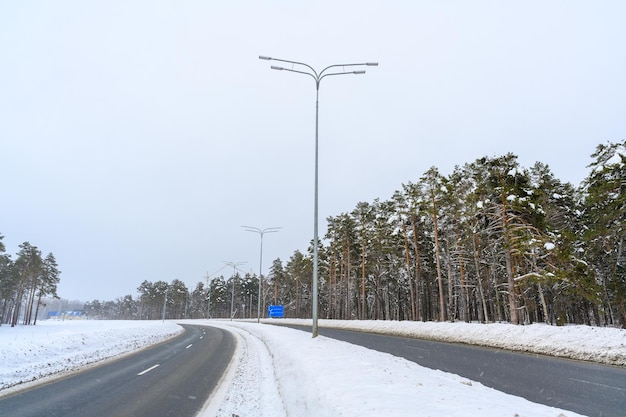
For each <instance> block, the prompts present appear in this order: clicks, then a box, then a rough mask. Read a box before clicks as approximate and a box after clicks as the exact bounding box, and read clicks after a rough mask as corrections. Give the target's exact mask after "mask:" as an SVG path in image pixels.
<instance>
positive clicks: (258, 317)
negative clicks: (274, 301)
mask: <svg viewBox="0 0 626 417" xmlns="http://www.w3.org/2000/svg"><path fill="white" fill-rule="evenodd" d="M241 227H243V228H244V229H245V230H246V232H253V233H258V234H259V235H260V236H261V255H260V256H259V296H258V300H257V310H256V322H257V323H260V322H261V295H262V293H261V291H262V288H261V273H262V271H263V235H264V234H265V233H276V232H278V230H280V229H282V227H267V228H265V229H260V228H258V227H253V226H241Z"/></svg>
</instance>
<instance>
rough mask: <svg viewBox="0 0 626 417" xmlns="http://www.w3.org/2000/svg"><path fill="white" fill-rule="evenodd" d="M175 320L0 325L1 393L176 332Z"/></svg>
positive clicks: (46, 322) (68, 321)
mask: <svg viewBox="0 0 626 417" xmlns="http://www.w3.org/2000/svg"><path fill="white" fill-rule="evenodd" d="M182 331H183V328H182V327H180V326H178V325H177V324H176V323H174V322H168V321H166V322H162V321H139V320H137V321H121V320H120V321H116V320H110V321H97V320H65V321H55V320H42V321H39V322H38V323H37V325H36V326H16V327H8V326H1V327H0V390H4V389H6V388H9V387H12V386H15V385H19V384H24V383H27V382H32V381H37V380H40V379H42V378H45V377H48V376H51V375H55V374H60V373H65V372H70V371H74V370H77V369H80V368H82V367H84V366H86V365H89V364H92V363H96V362H100V361H102V360H105V359H109V358H112V357H115V356H119V355H121V354H125V353H129V352H132V351H135V350H137V349H140V348H143V347H146V346H150V345H153V344H156V343H159V342H162V341H164V340H167V339H169V338H171V337H174V336H176V335H177V334H179V333H181V332H182Z"/></svg>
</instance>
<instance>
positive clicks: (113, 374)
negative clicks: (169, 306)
mask: <svg viewBox="0 0 626 417" xmlns="http://www.w3.org/2000/svg"><path fill="white" fill-rule="evenodd" d="M183 327H184V328H185V330H186V331H185V332H184V333H183V334H182V335H181V336H178V337H176V338H174V339H172V340H170V341H168V342H166V343H163V344H160V345H157V346H154V347H152V348H149V349H145V350H142V351H140V352H137V353H135V354H133V355H131V356H127V357H125V358H123V359H120V360H118V361H115V362H110V363H107V364H105V365H102V366H98V367H95V368H89V369H87V370H85V371H82V372H79V373H77V374H74V375H72V376H69V377H67V378H64V379H60V380H56V381H54V382H51V383H48V384H45V385H41V386H38V387H35V388H33V389H30V390H28V391H24V392H20V393H17V394H14V395H11V396H7V397H4V398H0V416H2V417H44V416H45V417H90V416H93V417H114V416H115V417H166V416H175V417H185V416H189V417H191V416H194V415H196V414H197V413H198V411H200V409H201V407H202V406H203V405H204V403H205V401H206V400H207V399H208V398H209V395H210V394H211V393H212V391H213V389H214V388H215V387H216V386H217V383H218V381H219V380H220V378H221V376H222V374H223V372H224V370H225V369H226V367H227V365H228V363H229V362H230V359H231V357H232V354H233V352H234V348H235V345H236V344H235V340H234V337H233V336H232V334H230V333H228V332H227V331H225V330H222V329H217V328H214V327H202V326H190V325H183Z"/></svg>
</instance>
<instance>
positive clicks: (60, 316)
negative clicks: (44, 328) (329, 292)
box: [48, 310, 87, 320]
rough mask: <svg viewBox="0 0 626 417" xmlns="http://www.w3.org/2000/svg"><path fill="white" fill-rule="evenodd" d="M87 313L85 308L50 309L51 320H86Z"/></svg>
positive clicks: (49, 317)
mask: <svg viewBox="0 0 626 417" xmlns="http://www.w3.org/2000/svg"><path fill="white" fill-rule="evenodd" d="M86 318H87V314H86V313H85V312H84V311H83V310H67V311H48V319H49V320H84V319H86Z"/></svg>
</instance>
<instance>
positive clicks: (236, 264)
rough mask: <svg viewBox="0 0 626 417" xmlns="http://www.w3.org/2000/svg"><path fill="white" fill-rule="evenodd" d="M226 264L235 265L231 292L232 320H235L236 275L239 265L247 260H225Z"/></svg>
mask: <svg viewBox="0 0 626 417" xmlns="http://www.w3.org/2000/svg"><path fill="white" fill-rule="evenodd" d="M224 263H225V264H226V265H228V266H232V267H233V291H232V293H231V298H230V320H231V321H232V320H233V316H234V313H233V312H234V311H235V309H234V306H235V277H236V276H237V267H238V266H239V265H243V264H245V262H224Z"/></svg>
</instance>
